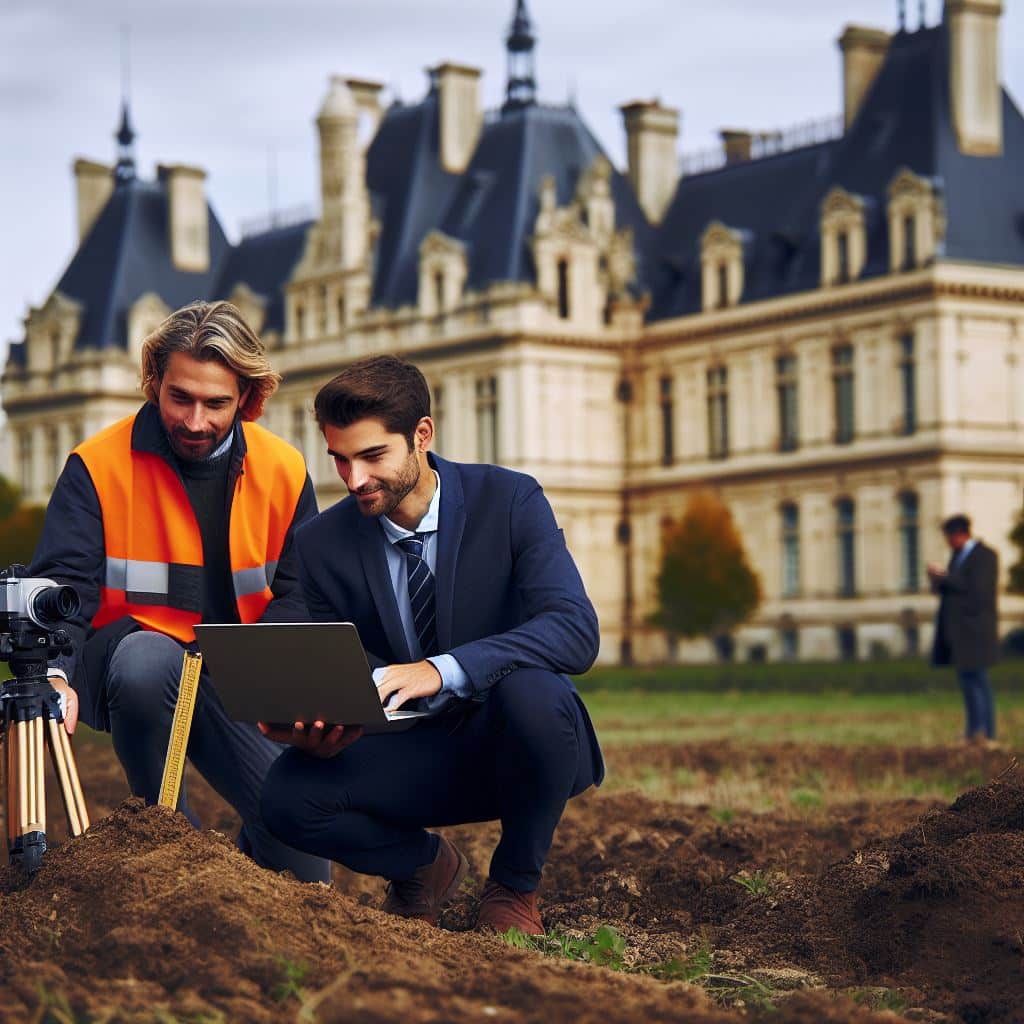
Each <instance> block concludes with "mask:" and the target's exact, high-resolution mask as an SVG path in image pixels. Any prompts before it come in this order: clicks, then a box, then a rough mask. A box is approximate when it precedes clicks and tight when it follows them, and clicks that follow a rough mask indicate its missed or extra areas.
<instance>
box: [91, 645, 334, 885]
mask: <svg viewBox="0 0 1024 1024" xmlns="http://www.w3.org/2000/svg"><path fill="white" fill-rule="evenodd" d="M182 654H183V648H182V646H181V644H179V643H178V642H177V641H176V640H173V639H171V637H169V636H165V635H164V634H163V633H156V632H152V631H148V630H143V631H141V632H136V633H130V634H129V635H128V636H126V637H125V638H124V639H123V640H122V641H121V642H120V643H119V644H118V645H117V647H116V648H115V649H114V653H113V654H112V655H111V657H110V664H109V666H108V667H107V675H106V683H105V685H106V691H107V693H106V696H107V703H108V705H109V709H110V732H111V737H112V739H113V742H114V750H115V751H116V752H117V756H118V758H119V759H120V761H121V764H122V765H123V767H124V770H125V775H126V776H127V777H128V786H129V788H130V789H131V791H132V793H133V795H135V796H141V797H143V798H145V800H146V803H148V804H155V803H156V802H157V800H158V799H159V796H160V782H161V780H162V778H163V770H164V761H165V759H166V756H167V740H168V738H169V737H170V734H171V721H172V719H173V718H174V705H175V702H176V701H177V698H178V683H179V681H180V679H181V662H182ZM282 749H283V748H282V747H281V746H280V745H279V744H277V743H272V742H271V741H270V740H268V739H267V738H266V737H265V736H263V735H262V734H261V733H260V731H259V730H258V729H257V728H256V726H255V725H252V724H251V723H245V722H234V721H232V720H231V719H230V718H228V716H227V714H226V713H225V711H224V708H223V707H222V706H221V703H220V700H219V699H218V698H217V694H216V693H215V692H214V690H213V689H212V687H211V686H210V682H209V679H208V678H207V676H206V673H205V671H204V672H203V674H202V676H201V677H200V684H199V694H198V696H197V698H196V707H195V714H194V717H193V719H192V730H191V732H190V734H189V741H188V751H187V753H188V759H189V760H190V761H191V762H192V763H193V764H194V765H195V767H196V768H197V769H198V770H199V773H200V775H202V776H203V778H204V779H206V781H207V782H209V783H210V785H211V786H213V788H214V789H215V790H216V791H217V792H218V793H219V794H220V795H221V796H222V797H223V798H224V799H225V800H226V801H227V802H228V803H229V804H230V805H231V806H232V807H233V808H234V809H235V810H236V811H237V812H238V814H239V817H241V819H242V822H243V836H242V837H241V841H240V843H239V845H240V846H242V847H243V849H244V850H245V852H246V853H249V854H251V856H252V858H253V860H255V861H256V863H257V864H259V865H261V866H262V867H267V868H271V869H273V870H275V871H284V870H286V869H287V870H289V871H291V872H292V873H293V874H294V875H295V877H296V878H298V879H300V880H301V881H304V882H329V881H330V880H331V874H330V864H329V863H327V862H326V861H324V860H321V859H319V858H316V857H311V856H309V854H306V853H300V852H299V851H297V850H293V849H290V848H289V847H287V846H285V845H284V844H283V843H281V842H279V841H278V840H277V839H276V838H275V837H274V836H273V835H271V834H270V832H269V831H268V830H267V828H266V826H265V825H264V823H263V820H262V818H260V813H259V798H260V790H261V788H262V786H263V780H264V778H265V777H266V774H267V772H268V770H269V769H270V766H271V765H272V764H273V763H274V761H275V760H277V758H278V757H279V756H280V754H281V751H282ZM178 809H179V810H180V811H182V812H183V813H184V814H186V815H187V816H188V818H189V820H190V821H192V822H193V824H196V819H195V817H194V816H193V815H192V814H191V813H190V812H189V810H188V804H187V800H186V796H185V784H184V780H183V781H182V787H181V796H180V798H179V801H178Z"/></svg>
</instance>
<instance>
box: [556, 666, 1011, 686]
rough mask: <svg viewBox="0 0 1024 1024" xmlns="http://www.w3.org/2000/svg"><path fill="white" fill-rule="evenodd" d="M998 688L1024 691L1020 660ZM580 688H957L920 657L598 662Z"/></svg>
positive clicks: (997, 675) (997, 678)
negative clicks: (650, 663)
mask: <svg viewBox="0 0 1024 1024" xmlns="http://www.w3.org/2000/svg"><path fill="white" fill-rule="evenodd" d="M990 675H991V679H992V681H993V683H994V685H995V686H996V687H997V689H999V690H1000V691H1003V692H1008V691H1015V692H1018V693H1020V692H1022V691H1024V661H1021V660H1016V661H1006V662H1002V663H1001V664H999V665H997V666H996V667H995V668H994V669H993V670H992V671H991V673H990ZM576 685H577V686H578V687H579V689H580V692H582V693H591V692H593V691H594V690H614V691H620V690H644V691H646V692H648V693H665V692H668V693H724V692H728V691H739V692H741V693H780V692H782V693H808V694H821V693H852V694H869V693H876V694H891V693H933V692H941V691H944V690H953V689H955V688H956V680H955V679H954V676H953V671H952V670H951V669H935V668H932V667H931V666H929V665H928V664H927V663H926V662H925V661H924V660H923V659H901V660H894V661H854V662H832V661H829V662H814V661H793V662H785V661H770V662H743V663H735V662H728V663H722V664H700V665H691V664H685V665H658V666H628V667H627V666H618V665H615V666H599V667H597V668H594V669H591V670H590V671H589V672H587V673H586V674H585V675H582V676H579V677H578V678H577V679H576Z"/></svg>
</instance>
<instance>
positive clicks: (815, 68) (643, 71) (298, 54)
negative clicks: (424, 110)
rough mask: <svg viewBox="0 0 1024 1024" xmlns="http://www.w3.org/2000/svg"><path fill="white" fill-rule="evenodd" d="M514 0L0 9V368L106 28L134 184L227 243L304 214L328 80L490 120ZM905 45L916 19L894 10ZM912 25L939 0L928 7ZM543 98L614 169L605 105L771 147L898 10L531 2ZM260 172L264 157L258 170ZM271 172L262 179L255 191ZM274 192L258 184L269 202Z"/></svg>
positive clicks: (55, 270) (48, 272)
mask: <svg viewBox="0 0 1024 1024" xmlns="http://www.w3.org/2000/svg"><path fill="white" fill-rule="evenodd" d="M1005 6H1006V8H1007V10H1006V13H1005V14H1004V16H1003V19H1002V36H1001V38H1002V66H1003V79H1004V81H1005V82H1006V84H1007V85H1008V86H1009V88H1010V91H1011V93H1012V94H1013V95H1014V97H1015V98H1016V99H1017V101H1018V104H1019V103H1020V102H1021V101H1024V0H1006V4H1005ZM513 7H514V0H259V2H244V0H178V2H174V3H171V2H159V0H158V2H148V3H139V2H135V3H132V2H130V0H0V140H2V141H0V365H2V360H3V359H4V358H5V352H6V343H7V342H8V341H11V340H20V339H21V337H22V336H23V330H22V323H21V321H22V318H23V317H24V315H25V313H26V311H27V309H28V307H29V305H30V304H32V305H39V304H40V303H42V302H44V301H45V300H46V298H47V297H48V295H49V293H50V291H51V290H52V289H53V287H54V285H55V284H56V283H57V280H58V279H59V277H60V275H61V274H62V272H63V270H64V268H65V266H66V265H67V263H68V261H69V260H70V258H71V256H72V255H73V253H74V248H75V245H76V242H77V239H76V228H75V217H76V214H75V196H74V187H73V177H72V173H71V164H72V161H73V160H74V158H75V157H77V156H88V157H91V158H94V159H98V160H102V161H104V162H110V161H112V160H113V158H114V152H115V143H114V139H113V132H114V131H115V129H116V123H117V117H118V108H119V103H120V91H121V70H120V64H121V57H120V54H121V49H122V46H121V35H122V32H121V28H122V26H123V25H128V26H130V46H129V50H130V82H131V108H132V116H133V119H134V124H135V129H136V132H137V134H138V139H137V144H136V159H137V165H138V169H139V173H140V174H141V175H142V176H144V177H146V178H149V177H152V176H153V174H154V167H155V165H156V163H157V162H164V163H188V164H197V165H199V166H202V167H204V168H205V169H206V170H207V172H208V174H209V177H208V192H209V196H210V198H211V200H212V202H213V206H214V209H215V210H216V212H217V215H218V216H219V218H220V220H221V223H222V224H223V226H224V228H225V230H226V231H227V233H228V235H229V237H231V238H232V239H236V238H237V237H238V232H239V225H240V224H241V223H242V222H244V221H245V220H246V219H249V218H253V217H259V216H261V215H264V214H265V213H267V211H268V208H269V205H270V203H271V198H273V201H274V202H275V204H276V206H277V207H278V208H284V207H290V206H294V205H301V204H313V203H315V202H316V200H317V191H318V179H317V150H316V129H315V126H314V123H313V121H314V118H315V116H316V111H317V109H318V107H319V104H320V102H321V100H322V99H323V96H324V93H325V91H326V87H327V79H328V76H329V75H331V74H342V75H354V76H359V77H365V78H371V79H375V80H377V81H380V82H383V83H385V84H386V85H387V86H388V87H389V89H390V94H391V95H397V96H398V97H400V98H401V99H403V100H406V101H412V100H417V99H419V98H420V97H421V96H422V95H423V93H424V91H425V88H426V77H425V75H424V69H425V68H426V67H428V66H432V65H434V64H437V63H440V62H441V61H443V60H446V59H450V60H456V61H460V62H463V63H468V64H472V65H475V66H478V67H480V68H482V69H483V71H484V78H483V84H482V90H483V102H484V105H485V106H486V107H488V108H490V107H494V106H497V105H499V104H500V102H501V100H502V96H503V90H504V82H505V50H504V34H505V31H506V29H507V26H508V22H509V20H510V16H511V13H512V10H513ZM907 7H908V9H909V11H908V26H909V27H910V28H911V29H913V28H914V27H916V25H917V22H918V10H919V4H918V0H908V2H907ZM926 7H927V19H928V23H929V24H931V23H933V22H935V21H936V20H937V19H938V17H939V10H940V0H927V3H926ZM529 10H530V13H531V15H532V17H533V21H534V26H535V29H536V32H537V35H538V38H539V45H538V48H537V51H536V70H537V78H538V83H539V92H540V98H541V100H542V101H544V102H550V103H563V102H565V100H566V98H567V97H568V96H569V95H572V96H574V97H575V101H576V104H577V107H578V108H579V110H580V111H581V113H582V115H583V117H584V118H585V120H586V121H587V123H588V124H589V126H590V128H591V130H592V131H593V132H594V133H595V135H596V136H597V138H598V139H599V141H600V142H601V143H602V145H603V146H604V147H605V150H606V151H607V153H608V154H609V156H610V157H611V159H612V161H613V162H614V163H615V164H616V165H618V166H620V167H622V165H623V164H624V144H623V134H622V129H621V119H620V115H619V113H618V109H617V108H618V106H619V105H620V104H621V103H623V102H625V101H627V100H631V99H637V98H644V99H646V98H652V97H658V98H660V99H661V100H662V102H664V103H666V104H668V105H670V106H674V107H678V108H679V109H681V111H682V132H681V138H680V149H681V150H682V151H683V152H689V151H694V150H700V149H705V148H707V147H709V146H711V145H713V144H714V143H715V141H716V138H717V136H716V132H717V129H718V128H720V127H723V126H724V127H737V128H750V129H753V130H769V129H773V128H779V127H785V126H787V125H792V124H796V123H799V122H802V121H805V120H808V119H812V118H819V117H825V116H828V115H832V114H837V113H839V112H840V110H841V106H842V105H841V94H840V56H839V51H838V48H837V47H836V45H835V40H836V39H837V38H838V36H839V34H840V32H841V30H842V28H843V26H844V25H846V24H847V23H850V22H853V23H857V24H863V25H872V26H877V27H881V28H885V29H888V30H892V29H894V28H895V25H896V10H897V0H825V2H822V0H774V2H770V3H769V2H767V0H714V2H707V0H702V2H696V0H596V2H595V0H529ZM271 154H273V155H272V156H271ZM271 168H273V173H271ZM272 182H273V183H272Z"/></svg>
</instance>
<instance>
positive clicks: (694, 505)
mask: <svg viewBox="0 0 1024 1024" xmlns="http://www.w3.org/2000/svg"><path fill="white" fill-rule="evenodd" d="M657 587H658V610H657V611H656V612H655V613H654V615H653V616H651V622H652V623H653V624H654V625H657V626H660V627H661V628H662V629H666V630H668V631H669V632H670V633H673V634H674V635H676V636H679V637H686V638H693V637H698V636H707V637H712V638H715V637H720V636H723V635H728V634H729V633H731V632H732V631H733V630H734V629H735V628H736V627H737V626H738V625H739V624H740V623H742V622H745V621H746V620H747V619H749V618H750V616H751V615H753V613H754V612H755V611H756V610H757V606H758V605H759V604H760V603H761V582H760V580H759V579H758V577H757V575H756V573H755V572H754V571H753V569H751V568H750V565H749V563H748V562H747V556H746V553H745V552H744V550H743V542H742V540H741V539H740V535H739V532H738V531H737V529H736V525H735V523H734V522H733V518H732V515H731V514H730V512H729V509H728V508H727V507H726V506H725V505H724V504H723V503H722V502H721V501H719V500H718V499H717V498H715V497H714V495H711V494H708V493H704V492H701V493H697V494H695V495H694V496H693V497H692V498H691V499H690V501H689V502H688V503H687V506H686V509H685V511H684V512H683V518H682V520H681V521H680V522H679V523H678V524H676V525H675V526H673V527H672V528H671V529H670V530H669V532H668V534H667V536H666V538H665V548H664V552H663V554H662V559H661V570H660V572H659V573H658V577H657Z"/></svg>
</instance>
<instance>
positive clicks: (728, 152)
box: [718, 128, 754, 164]
mask: <svg viewBox="0 0 1024 1024" xmlns="http://www.w3.org/2000/svg"><path fill="white" fill-rule="evenodd" d="M718 134H719V136H720V137H721V139H722V148H723V149H724V150H725V162H726V163H727V164H742V163H745V162H746V161H748V160H749V159H750V156H751V153H752V152H753V147H754V135H753V133H752V132H741V131H737V130H736V129H734V128H723V129H722V130H721V131H720V132H719V133H718Z"/></svg>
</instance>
